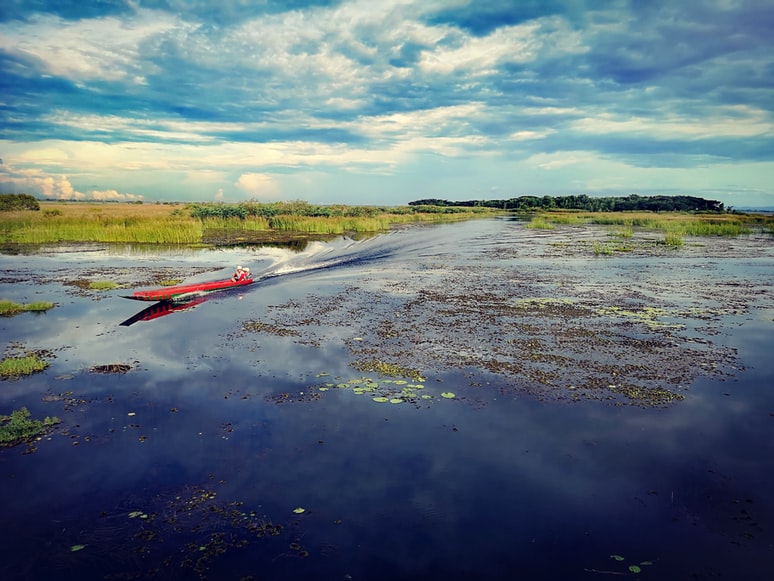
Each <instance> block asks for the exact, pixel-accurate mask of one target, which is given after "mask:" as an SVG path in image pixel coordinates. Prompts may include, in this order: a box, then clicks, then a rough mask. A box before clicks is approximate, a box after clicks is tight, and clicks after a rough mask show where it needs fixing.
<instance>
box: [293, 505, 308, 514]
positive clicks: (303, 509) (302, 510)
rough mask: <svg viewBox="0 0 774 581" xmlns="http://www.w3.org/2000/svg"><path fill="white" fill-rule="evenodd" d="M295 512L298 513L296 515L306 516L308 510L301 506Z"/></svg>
mask: <svg viewBox="0 0 774 581" xmlns="http://www.w3.org/2000/svg"><path fill="white" fill-rule="evenodd" d="M293 512H294V513H296V514H304V513H305V512H306V509H305V508H303V507H301V506H299V507H298V508H294V509H293Z"/></svg>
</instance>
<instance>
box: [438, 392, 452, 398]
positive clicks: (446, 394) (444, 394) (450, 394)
mask: <svg viewBox="0 0 774 581" xmlns="http://www.w3.org/2000/svg"><path fill="white" fill-rule="evenodd" d="M441 397H445V398H446V399H454V397H455V395H454V393H453V392H451V391H444V392H443V393H442V394H441Z"/></svg>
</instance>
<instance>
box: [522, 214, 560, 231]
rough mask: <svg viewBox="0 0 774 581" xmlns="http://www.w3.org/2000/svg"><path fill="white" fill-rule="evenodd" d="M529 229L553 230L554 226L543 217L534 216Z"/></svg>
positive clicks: (528, 224) (529, 223)
mask: <svg viewBox="0 0 774 581" xmlns="http://www.w3.org/2000/svg"><path fill="white" fill-rule="evenodd" d="M527 228H539V229H541V230H553V229H554V225H553V223H552V222H551V221H550V220H546V219H545V218H543V217H542V216H534V217H533V218H532V219H531V220H530V221H529V222H528V223H527Z"/></svg>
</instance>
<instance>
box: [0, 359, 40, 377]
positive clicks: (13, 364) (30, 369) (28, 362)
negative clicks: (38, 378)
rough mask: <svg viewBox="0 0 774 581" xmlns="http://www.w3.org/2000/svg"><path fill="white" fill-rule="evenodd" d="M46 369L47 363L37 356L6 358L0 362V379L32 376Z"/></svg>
mask: <svg viewBox="0 0 774 581" xmlns="http://www.w3.org/2000/svg"><path fill="white" fill-rule="evenodd" d="M47 367H48V361H45V360H44V359H41V358H40V357H38V356H37V355H24V356H22V357H6V358H5V359H3V360H2V361H0V378H4V379H10V378H15V377H21V376H23V375H32V374H33V373H37V372H38V371H43V370H44V369H46V368H47Z"/></svg>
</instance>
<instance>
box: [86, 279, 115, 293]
mask: <svg viewBox="0 0 774 581" xmlns="http://www.w3.org/2000/svg"><path fill="white" fill-rule="evenodd" d="M117 288H118V283H116V282H114V281H112V280H92V281H91V282H89V289H91V290H97V291H106V290H114V289H117Z"/></svg>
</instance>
